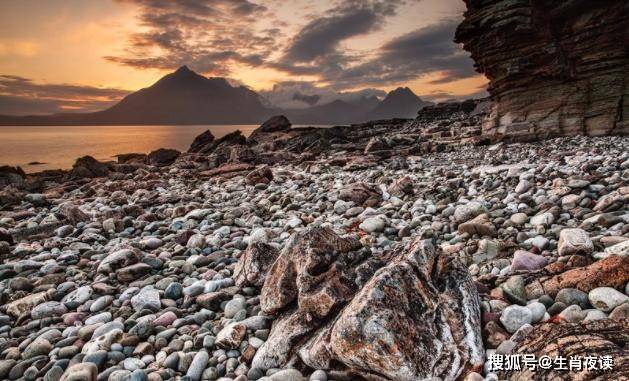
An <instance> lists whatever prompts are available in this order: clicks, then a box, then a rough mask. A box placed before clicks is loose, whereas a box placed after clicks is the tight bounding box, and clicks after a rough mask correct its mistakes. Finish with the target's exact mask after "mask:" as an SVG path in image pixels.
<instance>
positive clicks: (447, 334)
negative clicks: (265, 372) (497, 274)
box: [252, 228, 484, 381]
mask: <svg viewBox="0 0 629 381" xmlns="http://www.w3.org/2000/svg"><path fill="white" fill-rule="evenodd" d="M260 305H261V308H262V311H263V312H265V313H267V314H279V315H280V316H279V317H278V319H277V320H276V322H275V323H274V325H273V328H272V330H271V334H270V336H269V339H268V341H267V342H266V343H265V344H264V345H263V346H262V347H261V348H260V349H259V350H258V352H257V353H256V355H255V357H254V359H253V362H252V367H258V368H261V369H269V368H276V367H285V366H287V365H292V366H299V365H300V364H303V365H305V366H307V367H310V368H314V369H329V370H337V371H341V372H345V373H347V374H349V375H350V376H352V377H354V378H357V377H361V378H365V379H368V380H400V381H411V380H418V379H427V378H432V377H439V378H441V379H443V380H455V379H457V377H459V376H461V375H462V374H464V373H465V372H467V371H468V370H470V369H472V368H478V367H480V366H481V365H482V363H483V360H484V349H483V345H482V340H481V334H480V301H479V297H478V294H477V292H476V288H475V286H474V283H473V281H472V278H471V276H470V275H469V274H468V273H467V270H466V268H465V266H463V265H462V264H461V263H460V262H459V261H458V260H457V259H454V258H451V257H448V256H446V255H445V254H443V253H442V252H441V251H440V250H439V249H437V248H435V247H434V246H433V245H432V244H431V243H430V242H427V241H422V240H420V239H416V240H414V241H412V242H411V243H410V244H408V245H407V246H399V247H398V248H397V249H395V250H392V251H388V252H385V253H383V254H381V255H375V256H372V255H370V253H369V252H368V251H364V250H361V249H360V244H359V242H358V241H357V240H356V239H354V238H349V237H339V236H338V235H336V234H335V233H334V232H333V231H332V230H330V229H327V228H309V229H306V230H304V231H301V232H299V233H295V234H294V235H293V236H292V237H291V238H290V240H289V242H288V244H287V245H286V246H285V247H284V249H283V250H282V252H281V253H280V255H279V257H278V259H277V260H276V262H275V263H274V264H273V266H272V267H271V269H270V270H269V273H268V275H267V279H266V281H265V283H264V287H263V288H262V294H261V298H260Z"/></svg>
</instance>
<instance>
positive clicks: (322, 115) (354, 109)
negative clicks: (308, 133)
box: [283, 97, 380, 125]
mask: <svg viewBox="0 0 629 381" xmlns="http://www.w3.org/2000/svg"><path fill="white" fill-rule="evenodd" d="M379 103H380V100H379V99H378V98H376V97H362V98H360V99H358V100H356V101H353V102H350V101H343V100H338V99H337V100H335V101H332V102H329V103H326V104H322V105H319V106H313V107H309V108H305V109H292V110H284V111H283V113H284V115H286V116H287V117H288V119H289V120H290V121H291V122H292V123H293V124H314V125H330V124H351V123H358V122H363V121H364V119H363V118H364V116H365V114H366V113H367V112H368V111H369V110H372V109H373V108H374V107H376V106H377V105H378V104H379Z"/></svg>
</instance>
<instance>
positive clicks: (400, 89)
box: [387, 87, 417, 97]
mask: <svg viewBox="0 0 629 381" xmlns="http://www.w3.org/2000/svg"><path fill="white" fill-rule="evenodd" d="M392 95H395V96H400V95H404V96H408V95H411V96H413V97H416V96H417V95H415V93H414V92H413V90H411V89H409V88H408V87H398V88H397V89H395V90H392V91H391V92H389V94H387V96H392Z"/></svg>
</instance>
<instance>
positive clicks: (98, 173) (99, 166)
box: [68, 156, 109, 179]
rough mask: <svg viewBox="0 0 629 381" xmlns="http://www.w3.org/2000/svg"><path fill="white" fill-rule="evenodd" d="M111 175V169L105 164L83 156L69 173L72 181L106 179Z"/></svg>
mask: <svg viewBox="0 0 629 381" xmlns="http://www.w3.org/2000/svg"><path fill="white" fill-rule="evenodd" d="M108 173H109V167H108V166H107V164H105V163H101V162H100V161H98V160H96V159H94V158H93V157H91V156H83V157H80V158H78V159H76V162H75V163H74V165H73V166H72V169H71V170H70V172H69V173H68V177H69V178H70V179H82V178H94V177H105V176H107V174H108Z"/></svg>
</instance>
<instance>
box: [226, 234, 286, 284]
mask: <svg viewBox="0 0 629 381" xmlns="http://www.w3.org/2000/svg"><path fill="white" fill-rule="evenodd" d="M278 255H279V252H278V250H277V249H276V248H275V247H273V246H271V245H268V244H266V243H263V242H254V243H252V244H250V245H249V247H248V248H247V250H245V252H244V253H243V254H242V256H241V257H240V259H239V260H238V263H237V264H236V267H235V269H234V280H235V281H236V285H237V286H238V287H245V286H257V287H261V286H262V285H263V284H264V280H265V277H266V273H267V271H268V270H269V268H270V267H271V265H272V264H273V263H274V262H275V259H276V258H277V256H278Z"/></svg>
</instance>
